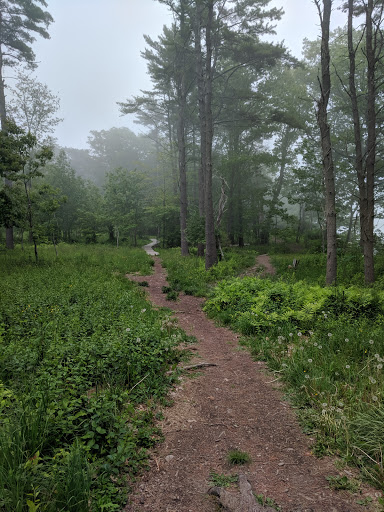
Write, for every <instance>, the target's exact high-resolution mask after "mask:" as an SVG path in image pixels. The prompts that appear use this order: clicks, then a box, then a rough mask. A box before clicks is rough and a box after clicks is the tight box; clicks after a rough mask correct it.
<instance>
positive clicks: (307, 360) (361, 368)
mask: <svg viewBox="0 0 384 512" xmlns="http://www.w3.org/2000/svg"><path fill="white" fill-rule="evenodd" d="M301 263H302V262H300V265H301ZM205 311H206V312H207V313H208V314H209V316H210V317H213V318H215V319H217V320H218V321H219V322H220V323H222V324H226V325H229V326H231V327H232V328H233V329H235V330H237V331H239V332H241V333H243V334H244V335H245V336H244V339H243V343H244V344H246V345H248V346H249V347H250V349H251V351H252V353H253V355H254V356H255V357H256V358H258V359H264V360H266V361H267V362H268V366H269V368H270V369H271V370H272V371H274V372H276V378H277V379H279V380H281V381H282V382H284V383H285V384H286V385H287V389H288V392H289V394H290V397H291V400H292V402H293V404H294V405H295V407H296V408H297V410H298V412H299V416H300V418H301V420H302V423H303V426H304V429H305V431H306V432H308V433H310V434H311V435H312V436H314V437H316V438H317V442H316V444H315V446H314V452H315V453H316V454H317V455H323V454H327V453H332V454H338V455H340V456H342V457H344V458H345V459H346V460H347V461H348V462H352V463H354V464H356V465H357V466H358V467H360V468H361V469H362V471H363V473H364V474H365V475H366V476H367V477H368V478H369V479H370V480H371V481H372V482H374V483H375V485H377V486H378V487H379V488H380V489H382V490H384V468H383V456H382V454H383V452H384V436H383V429H382V425H383V421H384V376H383V364H384V292H383V291H382V290H380V289H379V288H378V287H376V288H374V289H368V288H362V287H358V286H350V287H341V286H340V287H337V288H324V287H321V286H319V285H311V284H308V283H307V282H305V281H299V282H298V281H294V282H293V281H292V279H289V280H288V282H287V281H285V280H283V279H280V280H270V279H257V278H252V277H245V278H242V279H240V278H232V279H228V280H225V281H222V282H220V283H218V285H217V286H216V288H215V289H214V291H213V293H212V295H211V297H210V298H209V299H208V300H207V302H206V304H205Z"/></svg>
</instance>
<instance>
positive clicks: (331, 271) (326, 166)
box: [315, 0, 337, 286]
mask: <svg viewBox="0 0 384 512" xmlns="http://www.w3.org/2000/svg"><path fill="white" fill-rule="evenodd" d="M315 2H316V5H317V8H318V11H319V17H320V21H321V78H320V77H319V83H320V90H321V94H320V99H319V100H318V108H317V122H318V125H319V128H320V135H321V150H322V159H323V174H324V185H325V218H326V227H327V271H326V280H325V281H326V284H327V285H328V286H329V285H333V284H336V277H337V253H336V248H337V247H336V243H337V242H336V206H335V177H334V165H333V155H332V144H331V131H330V126H329V124H328V112H327V111H328V102H329V97H330V92H331V75H330V69H329V64H330V55H329V26H330V19H331V10H332V0H323V10H321V7H320V0H315Z"/></svg>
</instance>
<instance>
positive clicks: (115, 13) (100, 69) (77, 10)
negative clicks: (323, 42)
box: [34, 0, 345, 148]
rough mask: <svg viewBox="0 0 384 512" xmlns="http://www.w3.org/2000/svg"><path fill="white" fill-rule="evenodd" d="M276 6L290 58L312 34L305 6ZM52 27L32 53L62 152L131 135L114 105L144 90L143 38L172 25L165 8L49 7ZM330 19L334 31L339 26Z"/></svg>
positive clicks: (144, 4) (89, 2) (310, 11)
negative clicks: (122, 131)
mask: <svg viewBox="0 0 384 512" xmlns="http://www.w3.org/2000/svg"><path fill="white" fill-rule="evenodd" d="M271 5H276V6H278V7H283V8H284V10H285V15H284V18H283V20H282V21H281V22H279V24H278V26H277V36H276V38H277V40H278V41H282V40H284V41H285V44H286V46H288V48H290V49H291V51H292V53H293V54H294V55H296V56H297V57H300V55H301V47H302V41H303V38H305V37H307V38H309V39H314V38H315V37H316V36H318V35H319V21H318V15H317V10H316V7H315V5H314V4H313V1H312V0H272V2H271ZM48 11H49V12H50V13H51V15H52V16H53V18H54V20H55V22H54V23H53V24H52V25H51V27H50V29H49V32H50V35H51V38H50V39H49V40H39V41H36V43H35V44H34V50H35V53H36V56H37V60H38V62H39V67H38V69H37V72H36V74H37V77H38V79H39V80H40V81H41V82H43V83H46V84H47V85H48V87H49V88H50V89H51V90H52V92H54V93H55V94H57V95H58V96H59V97H60V100H61V112H60V117H63V118H64V121H63V122H62V123H61V124H60V126H59V127H58V128H57V130H56V133H55V136H56V137H57V139H58V143H59V144H60V145H61V146H71V147H77V148H85V147H86V142H87V137H88V135H89V132H90V130H108V129H109V128H112V127H113V126H128V127H130V128H131V129H132V128H134V129H135V131H137V130H138V128H137V127H135V125H134V124H133V118H132V117H131V116H128V117H127V116H125V117H121V116H120V114H119V110H118V107H117V105H116V102H117V101H124V100H125V99H126V98H129V97H131V96H133V95H137V94H140V90H141V89H150V87H151V83H150V81H149V79H148V77H147V75H146V65H145V61H144V60H143V59H142V58H141V56H140V52H141V51H142V50H143V49H144V48H145V41H144V38H143V34H148V35H150V36H151V37H152V38H156V37H157V36H158V35H160V34H161V32H162V28H163V25H164V24H166V25H169V24H170V23H171V22H172V17H171V14H170V13H169V11H168V9H167V8H166V7H165V6H164V5H162V4H159V3H158V2H157V1H156V0H48ZM344 19H345V18H344V16H342V15H341V13H339V12H337V11H335V12H334V24H335V25H342V24H344Z"/></svg>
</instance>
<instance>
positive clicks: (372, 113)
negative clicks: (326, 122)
mask: <svg viewBox="0 0 384 512" xmlns="http://www.w3.org/2000/svg"><path fill="white" fill-rule="evenodd" d="M365 10H366V58H367V122H366V124H367V158H366V162H365V172H366V176H367V202H366V211H365V212H364V213H365V224H364V226H363V230H364V233H363V251H364V277H365V282H366V283H367V284H371V283H373V282H374V281H375V272H374V260H373V249H374V236H373V228H374V227H373V221H374V216H375V198H374V181H375V163H376V104H375V97H376V84H375V71H376V55H375V54H376V50H377V48H376V45H377V38H378V37H382V36H381V34H378V33H377V32H376V31H375V34H373V19H372V18H373V0H368V2H367V3H366V5H365Z"/></svg>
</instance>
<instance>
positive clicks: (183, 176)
mask: <svg viewBox="0 0 384 512" xmlns="http://www.w3.org/2000/svg"><path fill="white" fill-rule="evenodd" d="M185 32H186V30H185V13H184V3H183V2H182V3H181V12H180V35H181V45H182V47H181V48H178V50H177V53H178V58H177V66H178V71H179V80H178V84H177V96H178V123H177V145H178V156H179V180H180V235H181V255H182V256H188V253H189V250H188V240H187V210H188V199H187V161H186V147H185V115H186V106H187V87H186V83H185V73H186V70H185V45H186V44H187V38H188V35H186V34H185Z"/></svg>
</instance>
